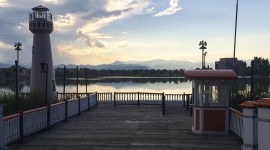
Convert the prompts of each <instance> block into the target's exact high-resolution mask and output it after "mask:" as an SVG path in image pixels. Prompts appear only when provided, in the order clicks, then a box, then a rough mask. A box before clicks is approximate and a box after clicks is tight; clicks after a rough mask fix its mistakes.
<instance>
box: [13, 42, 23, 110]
mask: <svg viewBox="0 0 270 150" xmlns="http://www.w3.org/2000/svg"><path fill="white" fill-rule="evenodd" d="M21 46H22V43H20V42H17V43H15V44H14V47H15V49H14V50H16V51H17V60H16V61H15V67H16V112H19V51H20V50H22V49H21Z"/></svg>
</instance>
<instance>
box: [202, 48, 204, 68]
mask: <svg viewBox="0 0 270 150" xmlns="http://www.w3.org/2000/svg"><path fill="white" fill-rule="evenodd" d="M203 53H204V49H202V69H204V63H203Z"/></svg>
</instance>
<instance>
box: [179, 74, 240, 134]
mask: <svg viewBox="0 0 270 150" xmlns="http://www.w3.org/2000/svg"><path fill="white" fill-rule="evenodd" d="M184 73H185V76H186V77H187V78H189V79H191V80H192V88H193V90H192V91H193V110H192V130H193V132H194V133H197V134H228V133H229V95H230V86H231V84H230V83H231V82H230V80H234V79H237V74H236V73H235V72H234V71H233V70H186V71H185V72H184Z"/></svg>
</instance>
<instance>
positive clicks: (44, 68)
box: [40, 63, 48, 105]
mask: <svg viewBox="0 0 270 150" xmlns="http://www.w3.org/2000/svg"><path fill="white" fill-rule="evenodd" d="M40 66H41V70H40V73H46V83H45V105H47V104H48V97H47V93H48V92H47V91H48V90H47V88H48V64H47V63H40Z"/></svg>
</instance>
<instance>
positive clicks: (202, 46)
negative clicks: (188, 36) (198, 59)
mask: <svg viewBox="0 0 270 150" xmlns="http://www.w3.org/2000/svg"><path fill="white" fill-rule="evenodd" d="M199 46H201V47H200V49H201V50H202V69H204V62H203V55H204V50H205V49H207V48H206V46H207V43H206V41H204V40H202V41H200V43H199Z"/></svg>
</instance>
